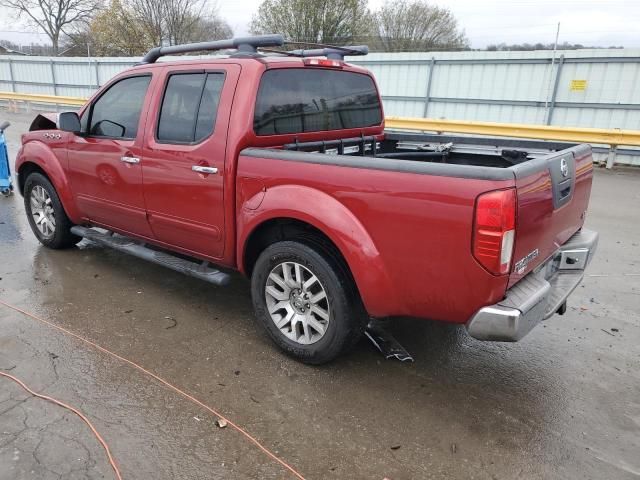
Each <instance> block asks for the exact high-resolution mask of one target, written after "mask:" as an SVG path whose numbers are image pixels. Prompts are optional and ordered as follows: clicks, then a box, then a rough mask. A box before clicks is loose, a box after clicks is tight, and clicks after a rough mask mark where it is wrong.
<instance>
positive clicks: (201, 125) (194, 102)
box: [157, 73, 224, 143]
mask: <svg viewBox="0 0 640 480" xmlns="http://www.w3.org/2000/svg"><path fill="white" fill-rule="evenodd" d="M223 84H224V74H223V73H179V74H174V75H171V76H170V77H169V81H168V82H167V88H166V90H165V93H164V98H163V99H162V107H161V109H160V119H159V121H158V132H157V139H158V141H159V142H164V143H197V142H200V141H201V140H203V139H204V138H206V137H208V136H209V135H211V133H212V132H213V130H214V127H215V121H216V114H217V112H218V103H219V101H220V92H221V91H222V85H223Z"/></svg>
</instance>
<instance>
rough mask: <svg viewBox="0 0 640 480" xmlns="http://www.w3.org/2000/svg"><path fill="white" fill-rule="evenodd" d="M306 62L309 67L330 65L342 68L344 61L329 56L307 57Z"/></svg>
mask: <svg viewBox="0 0 640 480" xmlns="http://www.w3.org/2000/svg"><path fill="white" fill-rule="evenodd" d="M304 64H305V65H306V66H307V67H330V68H342V65H343V64H342V62H341V61H340V60H329V59H328V58H327V59H325V58H305V59H304Z"/></svg>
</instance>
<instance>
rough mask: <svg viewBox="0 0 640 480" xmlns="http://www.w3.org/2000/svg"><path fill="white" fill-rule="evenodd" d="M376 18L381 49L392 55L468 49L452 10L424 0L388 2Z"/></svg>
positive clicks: (375, 23)
mask: <svg viewBox="0 0 640 480" xmlns="http://www.w3.org/2000/svg"><path fill="white" fill-rule="evenodd" d="M373 18H374V26H375V27H374V28H375V33H376V35H377V37H378V42H379V43H380V45H379V48H380V49H382V50H385V51H388V52H392V51H420V50H422V51H424V50H430V49H460V48H465V47H467V46H468V41H467V38H466V36H465V34H464V31H463V30H460V29H459V28H458V21H457V20H456V18H455V17H454V16H453V14H452V13H451V11H450V10H448V9H446V8H443V7H438V6H436V5H429V4H428V3H426V2H424V1H422V0H397V1H391V0H387V2H386V3H385V4H384V5H383V6H382V7H381V8H380V10H378V11H376V12H374V13H373Z"/></svg>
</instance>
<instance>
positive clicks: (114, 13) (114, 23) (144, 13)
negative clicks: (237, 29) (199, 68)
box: [69, 0, 233, 56]
mask: <svg viewBox="0 0 640 480" xmlns="http://www.w3.org/2000/svg"><path fill="white" fill-rule="evenodd" d="M189 5H191V10H189ZM198 5H199V4H197V2H193V1H192V2H191V3H187V2H185V1H184V0H176V1H174V0H160V1H153V2H152V1H147V0H133V1H129V2H127V3H126V4H125V3H123V2H122V1H121V0H111V3H110V4H109V6H108V7H107V8H106V9H105V10H104V11H102V12H100V13H99V14H98V15H96V16H95V17H94V19H93V20H92V21H91V22H90V23H89V25H88V26H87V27H86V28H85V29H83V30H80V31H78V32H76V33H74V34H71V35H69V37H70V43H71V44H73V46H72V47H71V48H70V50H69V51H70V52H72V53H73V54H76V55H77V54H81V55H84V54H85V53H86V52H87V43H88V44H89V45H90V50H91V53H92V54H93V55H95V56H136V55H143V54H145V53H146V52H147V51H148V50H149V49H151V48H153V47H157V46H159V45H162V44H170V45H175V44H178V43H187V42H198V41H205V40H217V39H220V38H228V37H230V36H232V35H233V32H232V31H231V28H230V27H229V25H228V24H227V23H226V22H225V21H224V20H222V19H221V18H219V17H218V16H217V14H216V12H215V10H210V11H206V12H203V11H201V10H199V8H197V7H198ZM169 11H172V12H173V13H172V14H169V13H167V12H169Z"/></svg>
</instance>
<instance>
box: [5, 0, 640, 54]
mask: <svg viewBox="0 0 640 480" xmlns="http://www.w3.org/2000/svg"><path fill="white" fill-rule="evenodd" d="M383 1H384V0H369V5H370V8H372V9H375V8H377V7H379V6H380V5H381V4H382V3H383ZM260 3H261V0H219V1H218V11H219V13H220V15H221V16H222V17H223V18H225V19H226V20H227V21H228V22H229V24H230V25H231V26H232V28H233V29H234V32H235V34H236V35H243V34H246V33H247V31H248V24H249V22H250V20H251V16H252V15H253V14H254V13H255V12H256V11H257V9H258V5H260ZM431 3H435V4H438V5H441V6H445V7H447V8H449V9H451V11H452V12H453V13H454V15H455V16H456V17H457V18H458V21H459V23H460V26H461V27H462V28H463V29H464V30H465V31H466V33H467V36H468V38H469V40H470V41H471V46H472V47H473V48H483V47H486V46H487V45H488V44H492V43H502V42H505V43H523V42H529V43H537V42H542V43H552V42H553V41H554V38H555V33H556V27H557V23H558V22H560V42H561V43H562V42H564V41H567V42H570V43H582V44H583V45H593V46H602V47H607V46H610V45H622V46H625V47H640V33H639V32H640V1H639V0H599V1H596V0H433V1H432V2H431ZM15 30H29V28H28V27H26V26H22V25H20V24H19V23H16V22H14V21H13V20H11V19H10V18H9V16H8V11H7V10H6V9H3V7H0V39H6V40H12V41H14V42H16V43H22V44H29V43H30V42H31V41H34V40H35V41H37V40H38V39H39V40H40V41H41V42H43V43H44V42H46V41H47V38H46V36H38V35H34V34H33V33H16V32H12V31H15ZM274 33H278V32H274Z"/></svg>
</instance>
